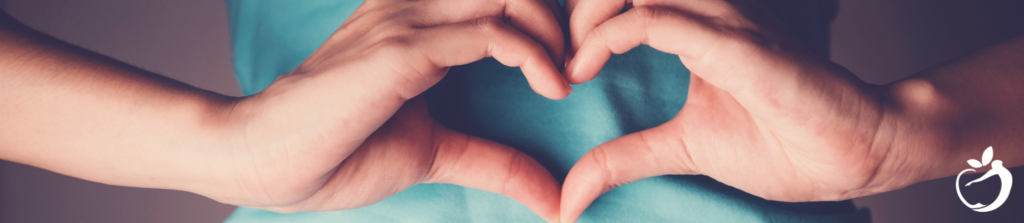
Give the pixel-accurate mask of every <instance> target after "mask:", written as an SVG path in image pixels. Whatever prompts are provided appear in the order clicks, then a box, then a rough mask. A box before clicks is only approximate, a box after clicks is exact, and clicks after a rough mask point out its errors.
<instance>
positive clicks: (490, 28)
mask: <svg viewBox="0 0 1024 223" xmlns="http://www.w3.org/2000/svg"><path fill="white" fill-rule="evenodd" d="M507 26H508V24H505V21H502V20H501V19H499V18H496V17H490V16H488V17H483V18H479V19H477V20H476V28H477V29H479V30H480V31H482V32H484V33H489V34H490V33H498V32H502V31H504V30H505V28H506V27H507Z"/></svg>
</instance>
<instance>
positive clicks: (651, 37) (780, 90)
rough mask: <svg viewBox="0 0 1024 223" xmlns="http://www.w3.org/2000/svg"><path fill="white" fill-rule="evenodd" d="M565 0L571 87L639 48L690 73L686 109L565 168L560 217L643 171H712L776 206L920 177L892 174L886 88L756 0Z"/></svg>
mask: <svg viewBox="0 0 1024 223" xmlns="http://www.w3.org/2000/svg"><path fill="white" fill-rule="evenodd" d="M730 2H733V1H722V0H706V1H684V0H663V1H649V0H636V1H632V6H633V7H634V8H632V9H629V10H628V11H626V12H625V13H622V14H618V12H620V11H621V10H622V9H623V8H624V7H625V5H626V3H628V1H627V0H593V1H579V0H568V1H567V5H566V8H567V9H568V10H569V13H570V20H569V22H570V27H571V29H570V31H571V35H572V42H573V45H574V46H575V47H574V49H576V50H577V52H576V53H575V58H573V59H572V60H571V61H570V63H569V65H568V66H567V67H566V71H567V76H568V78H569V80H570V82H571V83H581V82H585V81H588V80H590V79H592V78H594V76H595V75H597V73H598V71H599V70H600V69H601V67H602V66H603V65H604V63H605V62H606V61H607V60H608V58H609V56H610V55H611V54H612V53H624V52H626V51H628V50H629V49H631V48H633V47H636V46H638V45H640V44H647V45H650V46H651V47H654V48H655V49H658V50H661V51H664V52H668V53H672V54H676V55H678V56H679V59H680V60H681V61H682V63H683V64H684V65H686V67H687V68H689V69H690V71H691V72H692V75H691V77H690V86H689V93H688V98H687V101H686V105H685V106H684V107H683V109H682V110H681V111H680V112H679V114H678V115H677V116H676V117H675V118H674V119H672V120H670V121H668V122H667V123H664V124H662V125H660V126H658V127H655V128H652V129H648V130H645V131H641V132H637V133H633V134H629V135H626V136H623V137H620V138H617V139H614V140H612V141H609V142H606V143H604V144H602V145H600V146H598V147H597V148H594V149H593V150H591V151H590V152H589V153H587V154H586V155H585V156H583V158H581V159H580V160H579V162H577V163H576V165H575V166H574V167H573V168H572V170H571V171H570V172H569V174H568V176H567V177H566V180H565V183H564V184H563V190H562V205H561V210H562V211H561V213H562V218H561V219H562V221H563V222H573V221H575V220H576V218H578V216H579V215H580V214H581V213H582V212H583V211H584V210H585V209H586V208H587V206H588V205H589V204H590V203H591V202H592V201H593V200H594V199H595V198H597V197H598V196H600V195H601V194H603V193H605V192H607V191H608V190H610V189H612V188H615V187H617V186H621V185H623V184H627V183H630V182H633V181H636V180H639V179H642V178H646V177H651V176H658V175H666V174H704V175H708V176H711V177H713V178H715V179H716V180H718V181H721V182H723V183H725V184H728V185H731V186H734V187H736V188H739V189H741V190H744V191H746V192H748V193H751V194H754V195H757V196H760V197H763V198H766V199H771V200H780V201H820V200H842V199H848V198H852V197H858V196H864V195H868V194H873V193H879V192H882V191H887V190H892V189H895V188H899V187H903V186H906V185H909V184H910V183H914V182H917V181H915V180H916V178H915V176H914V175H912V174H909V173H908V175H907V177H906V178H902V179H898V178H890V177H889V176H890V175H884V174H879V172H883V171H887V172H892V171H891V170H892V169H893V168H896V167H897V166H899V165H900V164H901V163H899V161H897V160H899V159H895V158H893V157H891V155H889V151H890V150H889V148H890V146H891V142H892V140H891V138H890V137H888V136H891V135H892V134H891V133H893V132H894V125H893V122H892V121H891V120H889V119H886V117H887V116H885V113H886V107H885V106H884V105H883V101H882V100H880V96H879V93H878V91H879V89H881V88H878V87H876V86H871V85H869V84H866V83H864V82H862V81H860V80H859V79H858V78H857V77H855V76H854V75H852V74H851V73H850V72H849V71H847V70H846V69H844V68H843V67H841V66H839V65H836V64H834V63H832V62H830V61H827V60H823V59H820V58H817V57H815V56H813V55H812V54H811V53H809V51H808V50H806V49H805V48H803V47H802V46H801V45H800V44H799V43H798V41H796V39H795V38H794V35H791V34H789V33H788V32H786V29H785V28H784V26H783V25H782V23H781V22H780V21H779V20H778V19H777V18H775V17H774V16H773V15H772V14H771V12H770V11H768V10H767V8H766V7H765V6H764V5H762V4H761V3H759V2H757V1H738V2H740V3H737V4H732V3H730Z"/></svg>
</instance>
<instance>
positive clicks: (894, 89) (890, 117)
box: [874, 78, 960, 193]
mask: <svg viewBox="0 0 1024 223" xmlns="http://www.w3.org/2000/svg"><path fill="white" fill-rule="evenodd" d="M882 101H883V102H882V103H883V104H884V107H885V109H884V111H883V112H884V117H885V118H884V120H883V124H882V125H881V126H882V127H880V129H879V134H878V136H876V140H881V141H886V142H887V143H885V144H880V145H882V146H884V148H879V149H885V150H886V151H887V152H886V157H885V159H884V161H883V162H882V163H881V164H880V165H879V169H878V171H876V173H875V174H876V176H875V178H876V180H874V181H875V184H876V185H875V186H876V187H877V188H876V189H877V190H878V191H877V192H878V193H881V192H886V191H891V190H896V189H900V188H903V187H906V186H909V185H912V184H915V183H918V182H922V181H927V180H931V179H935V178H940V177H944V176H949V175H950V174H949V173H948V172H949V171H950V170H949V168H946V167H948V166H950V165H948V164H951V163H949V162H948V160H949V156H950V155H951V152H952V151H955V150H954V148H955V145H957V144H958V143H957V142H956V139H955V138H954V137H953V136H954V135H955V132H954V130H955V128H954V127H953V126H952V125H951V124H950V123H952V121H951V120H952V118H953V117H956V116H957V115H956V114H957V113H959V112H960V111H959V110H958V109H957V108H956V107H955V106H953V104H952V102H951V100H950V98H949V97H947V96H946V95H944V94H943V93H942V92H941V91H940V90H939V89H938V88H937V87H936V85H935V84H934V83H933V82H932V81H931V80H928V79H925V78H912V79H906V80H902V81H899V82H895V83H892V84H889V85H887V86H886V89H885V94H884V96H883V97H882ZM952 174H954V175H955V174H956V173H955V172H954V173H952Z"/></svg>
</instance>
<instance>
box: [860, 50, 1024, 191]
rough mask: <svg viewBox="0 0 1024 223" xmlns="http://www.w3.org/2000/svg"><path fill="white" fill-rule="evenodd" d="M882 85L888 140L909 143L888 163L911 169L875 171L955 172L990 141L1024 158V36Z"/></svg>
mask: <svg viewBox="0 0 1024 223" xmlns="http://www.w3.org/2000/svg"><path fill="white" fill-rule="evenodd" d="M886 87H887V88H888V92H889V93H888V94H887V95H888V98H889V104H890V106H887V107H888V109H886V113H887V114H888V115H890V116H891V117H893V119H894V120H898V121H894V125H892V126H893V130H890V131H892V132H893V133H894V134H893V137H894V139H895V140H894V142H893V148H894V149H896V150H897V151H908V152H906V153H893V155H894V156H893V159H892V160H891V161H889V162H891V164H889V165H887V166H894V167H895V166H908V167H912V168H913V169H909V168H908V169H899V168H894V169H892V170H890V171H880V172H879V173H882V174H893V175H902V174H907V173H917V174H916V175H919V177H918V178H917V179H914V180H915V181H917V182H920V181H925V180H930V179H935V178H941V177H947V176H953V175H956V173H958V172H959V171H960V170H962V169H964V168H966V167H967V166H966V165H963V164H964V162H965V161H967V160H968V159H972V158H974V159H979V158H980V157H981V152H982V151H983V150H984V149H985V148H986V147H988V146H993V148H994V151H995V153H994V154H995V158H996V159H1000V160H1003V163H1004V164H1005V166H1006V167H1015V166H1020V165H1024V137H1022V136H1024V91H1021V90H1020V89H1022V87H1024V36H1021V37H1017V38H1014V39H1011V40H1008V41H1006V42H1003V43H1001V44H998V45H995V46H992V47H989V48H987V49H984V50H981V51H979V52H977V53H975V54H973V55H970V56H967V57H964V58H962V59H958V60H955V61H952V62H949V63H946V64H944V65H942V66H938V67H936V68H933V69H930V70H926V71H924V72H922V73H920V74H918V75H915V76H913V77H911V78H908V79H906V80H902V81H899V82H895V83H892V84H890V85H888V86H886ZM900 163H904V164H910V165H900Z"/></svg>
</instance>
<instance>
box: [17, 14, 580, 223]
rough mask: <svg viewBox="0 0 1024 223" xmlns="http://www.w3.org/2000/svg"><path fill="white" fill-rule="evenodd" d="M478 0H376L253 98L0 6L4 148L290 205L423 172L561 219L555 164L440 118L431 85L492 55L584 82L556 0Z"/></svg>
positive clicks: (551, 86) (545, 82)
mask: <svg viewBox="0 0 1024 223" xmlns="http://www.w3.org/2000/svg"><path fill="white" fill-rule="evenodd" d="M474 3H477V4H472V5H471V7H468V6H466V5H469V4H465V3H460V2H453V1H438V0H427V1H414V2H409V1H394V0H374V1H367V2H365V3H364V4H363V5H361V6H360V8H359V9H357V10H356V11H355V12H354V13H353V15H352V16H351V17H350V18H349V19H348V20H347V21H346V22H345V23H344V24H343V25H342V26H341V27H340V28H339V29H338V30H337V31H336V32H335V34H334V35H332V36H331V37H330V38H329V39H328V40H327V41H326V42H325V43H324V44H323V45H322V46H321V47H320V48H319V49H317V51H316V52H314V53H313V55H311V56H310V57H309V58H307V60H306V61H304V62H303V63H302V64H301V65H300V66H299V67H298V68H297V69H296V70H294V71H292V72H290V73H288V74H285V75H282V77H280V78H279V79H278V80H277V81H276V82H274V84H272V85H271V86H269V87H268V88H267V89H265V90H264V91H262V92H260V93H258V94H255V95H253V96H249V97H244V98H234V97H227V96H223V95H218V94H215V93H212V92H209V91H205V90H201V89H197V88H195V87H191V86H188V85H186V84H183V83H181V82H177V81H174V80H171V79H168V78H165V77H162V76H159V75H157V74H153V73H150V72H146V71H144V70H141V69H138V68H134V67H132V66H130V65H127V64H124V63H121V62H118V61H115V60H113V59H110V58H107V57H104V56H102V55H98V54H96V53H93V52H89V51H87V50H84V49H81V48H78V47H75V46H72V45H70V44H67V43H64V42H61V41H59V40H57V39H54V38H51V37H48V36H45V35H44V34H41V33H39V32H36V31H34V30H31V29H29V28H27V27H25V26H23V25H21V24H19V23H18V22H17V21H15V20H14V19H12V18H11V17H9V16H7V15H6V14H2V13H0V158H2V159H5V160H10V161H13V162H19V163H24V164H28V165H32V166H36V167H40V168H44V169H48V170H51V171H54V172H58V173H62V174H66V175H70V176H73V177H78V178H82V179H86V180H91V181H96V182H100V183H105V184H112V185H120V186H131V187H146V188H162V189H173V190H183V191H189V192H193V193H197V194H200V195H203V196H207V197H210V198H212V199H214V200H217V201H220V202H224V203H228V204H233V205H240V206H248V207H255V208H262V209H267V210H271V211H278V212H300V211H328V210H344V209H352V208H358V207H363V206H367V205H370V204H374V203H376V202H378V201H380V200H382V199H384V198H386V197H388V196H391V195H393V194H395V193H398V192H400V191H402V190H404V189H406V188H408V187H410V186H413V185H415V184H419V183H451V184H458V185H463V186H467V187H473V188H478V189H482V190H487V191H491V192H495V193H500V194H503V195H506V196H509V197H511V198H513V199H516V200H518V201H520V202H522V203H523V204H524V205H525V206H527V207H529V208H531V209H532V210H534V211H535V212H536V213H537V214H538V215H540V216H541V217H543V218H545V219H549V220H554V219H556V218H557V216H558V204H559V198H560V196H559V191H560V187H559V185H558V183H557V182H556V181H555V180H554V178H553V177H552V176H551V175H550V174H549V173H548V172H547V170H546V169H544V167H543V166H541V165H540V164H539V163H537V162H536V161H534V160H533V159H532V158H530V157H529V156H527V155H525V154H522V153H520V152H518V151H516V150H515V149H513V148H510V147H508V146H504V145H500V144H497V143H494V142H491V141H488V140H484V139H480V138H476V137H472V136H468V135H465V134H462V133H458V132H455V131H452V130H450V129H447V128H445V127H444V126H441V125H440V124H438V123H437V122H435V121H434V120H433V119H432V118H431V117H430V116H429V115H428V113H427V108H426V104H425V102H424V100H423V99H422V98H421V97H418V95H419V94H420V93H422V92H423V91H425V90H426V89H427V88H429V87H430V86H432V85H434V84H435V83H437V82H438V81H440V79H441V78H442V77H444V75H445V74H446V72H447V70H448V67H450V66H455V65H461V64H467V63H470V62H473V61H476V60H479V59H482V58H484V57H494V58H495V59H496V60H498V61H500V62H502V63H504V64H506V65H509V66H516V67H521V68H522V69H523V71H524V74H526V76H527V79H528V81H529V82H530V85H531V87H533V89H534V90H536V91H537V92H538V93H539V94H541V95H543V96H546V97H549V98H552V99H560V98H563V97H565V96H567V95H568V93H569V92H570V91H571V88H570V87H569V85H568V83H567V82H566V80H565V79H564V78H563V77H562V75H561V74H560V73H559V71H558V68H557V67H556V66H555V64H556V63H555V62H554V61H553V60H552V58H559V59H560V58H564V57H563V55H564V54H563V50H564V49H565V47H564V43H563V38H562V35H561V28H560V26H559V22H558V21H557V20H558V19H559V18H560V17H561V15H560V13H561V11H560V9H559V8H558V5H557V3H555V2H553V1H534V0H524V1H520V0H512V1H479V0H474ZM455 4H459V5H461V6H466V7H452V6H453V5H455ZM439 12H443V13H439ZM506 22H507V23H506ZM558 64H562V63H558Z"/></svg>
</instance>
